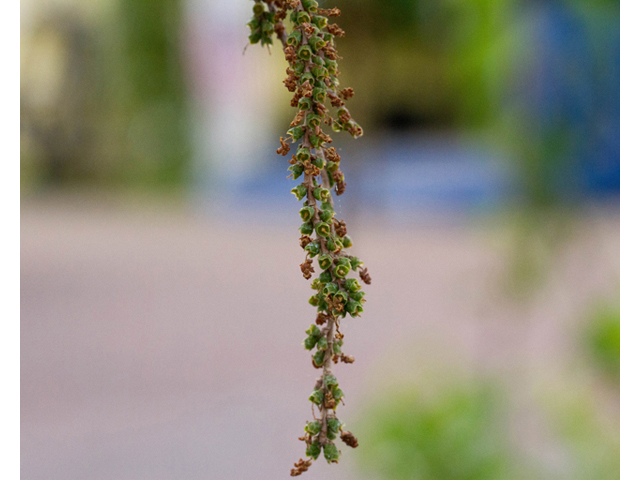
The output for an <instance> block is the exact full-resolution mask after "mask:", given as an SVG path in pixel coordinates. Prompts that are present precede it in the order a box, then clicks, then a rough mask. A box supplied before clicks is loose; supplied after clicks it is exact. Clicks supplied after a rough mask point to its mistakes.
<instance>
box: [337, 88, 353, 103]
mask: <svg viewBox="0 0 640 480" xmlns="http://www.w3.org/2000/svg"><path fill="white" fill-rule="evenodd" d="M338 95H340V96H341V97H342V98H344V99H345V100H349V99H350V98H351V97H353V88H351V87H349V88H345V89H343V90H341V91H340V93H339V94H338Z"/></svg>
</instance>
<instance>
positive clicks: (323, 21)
mask: <svg viewBox="0 0 640 480" xmlns="http://www.w3.org/2000/svg"><path fill="white" fill-rule="evenodd" d="M311 21H312V22H313V24H314V25H315V26H316V27H318V28H324V27H326V26H327V17H323V16H321V15H316V16H314V17H313V19H312V20H311Z"/></svg>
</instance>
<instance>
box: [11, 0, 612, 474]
mask: <svg viewBox="0 0 640 480" xmlns="http://www.w3.org/2000/svg"><path fill="white" fill-rule="evenodd" d="M251 4H252V2H250V1H242V2H239V1H236V0H115V1H106V0H91V1H87V0H84V1H81V0H47V1H35V0H22V2H21V98H20V100H21V138H20V141H21V191H22V207H21V208H22V209H21V217H22V220H21V244H22V248H21V312H22V322H21V325H22V327H21V377H22V385H21V423H22V431H21V470H22V476H23V478H25V479H33V480H38V479H47V480H56V479H61V480H62V479H65V480H70V479H82V480H86V479H105V480H106V479H113V480H125V479H127V480H128V479H131V480H134V479H135V480H142V479H154V480H160V479H181V480H186V479H205V478H206V479H212V478H213V479H234V480H239V479H254V478H258V477H260V478H283V477H287V476H288V472H289V469H290V468H291V466H292V464H293V462H294V461H296V460H297V459H298V458H299V457H300V456H301V455H302V453H303V445H302V444H301V442H299V441H297V437H298V436H300V435H301V434H302V428H303V426H304V423H305V421H306V420H308V419H309V418H310V415H311V412H310V408H309V404H308V402H307V400H306V399H307V397H308V395H309V392H310V390H311V389H312V386H313V383H314V379H315V376H316V372H315V371H314V370H313V369H312V368H311V365H310V362H309V361H307V360H308V358H307V356H308V353H306V352H305V351H304V349H303V347H302V346H301V345H300V343H301V341H302V339H303V337H304V330H305V329H306V328H308V326H309V324H310V323H311V322H312V321H313V319H314V312H313V309H312V308H311V307H309V305H308V304H307V301H306V299H307V298H308V296H309V294H310V293H309V287H308V284H307V282H305V281H304V280H303V279H302V278H301V275H300V272H299V267H298V264H299V263H300V262H301V261H302V259H303V257H302V255H301V252H300V250H299V247H298V238H297V237H298V234H297V227H298V220H297V218H298V215H297V210H298V208H299V205H298V204H297V203H296V202H295V200H294V198H293V196H292V195H291V194H290V193H289V191H290V189H291V188H292V186H293V182H292V181H291V180H287V179H286V175H287V172H286V168H287V166H288V164H287V163H286V160H285V159H283V157H279V156H277V155H276V154H275V150H276V148H277V147H278V141H277V139H278V137H279V136H280V135H282V134H283V132H285V131H286V129H287V126H288V124H289V122H290V120H291V118H292V117H293V115H294V113H295V111H294V110H293V109H292V108H290V107H289V96H290V94H289V93H288V92H287V91H286V89H285V88H284V87H283V85H282V80H283V79H284V77H285V73H284V71H285V68H286V62H285V60H284V56H283V54H282V52H281V50H279V49H278V48H274V49H273V50H272V52H271V53H269V52H268V51H267V50H266V49H260V48H259V47H257V46H252V47H251V48H248V49H247V50H246V52H245V53H244V54H243V49H244V47H245V46H246V44H247V43H248V42H247V35H248V29H247V27H246V26H245V24H246V22H247V21H248V20H249V18H250V16H251ZM334 4H335V5H337V6H338V7H339V8H340V9H341V10H342V12H343V14H342V17H340V18H339V19H338V23H339V24H340V25H341V26H342V27H343V28H344V29H345V30H346V32H347V36H346V37H345V38H344V39H340V40H339V42H338V50H339V52H340V54H341V55H342V56H343V57H344V60H343V61H342V62H341V64H340V70H341V71H342V72H343V73H342V76H341V81H342V84H343V85H344V86H351V87H353V88H354V89H355V92H356V95H355V97H354V98H353V99H352V100H351V101H350V105H349V108H350V110H351V113H352V114H353V116H354V117H355V118H356V120H357V121H358V122H359V123H360V124H361V125H362V126H363V128H364V130H365V135H364V137H362V138H361V139H358V140H357V141H354V140H352V139H351V138H341V136H339V135H335V136H334V140H335V145H336V147H337V148H338V149H339V150H340V153H341V155H342V158H343V167H344V171H345V174H346V177H347V182H348V188H347V192H346V193H345V194H344V195H343V196H341V197H339V198H338V199H337V211H338V215H339V217H340V218H344V219H345V220H346V221H347V223H348V225H349V230H350V234H351V236H352V238H353V239H354V240H355V243H354V247H353V249H354V251H355V254H357V255H358V256H359V257H360V258H362V259H363V260H364V261H365V263H366V264H367V266H368V267H369V270H370V272H371V274H372V276H373V284H372V285H371V287H369V288H368V289H367V293H368V295H367V299H368V302H367V305H366V308H365V313H364V315H363V317H362V318H358V319H348V320H347V321H346V322H345V323H344V325H343V330H344V333H345V335H346V338H345V347H344V350H345V352H346V353H348V354H353V355H354V356H355V357H356V362H355V364H354V365H352V366H349V367H348V368H342V367H340V366H338V367H337V375H338V378H339V379H340V380H341V383H342V387H343V390H344V391H345V393H346V405H345V406H344V407H342V408H341V410H340V417H341V419H342V420H344V421H345V422H346V423H347V426H348V428H349V429H350V430H352V431H353V432H354V433H355V434H356V436H358V437H359V439H360V447H359V448H358V449H357V450H355V451H352V450H351V449H348V447H346V446H342V448H341V449H342V451H343V457H342V459H341V464H340V466H328V465H327V464H326V463H324V462H322V461H319V462H317V464H316V465H314V467H313V468H312V469H311V470H310V471H309V472H307V473H305V475H306V478H309V479H310V480H311V479H318V478H335V479H371V478H377V479H379V480H404V479H407V480H465V479H468V480H485V479H486V480H537V479H544V480H555V479H558V480H565V479H566V480H569V479H572V480H573V479H576V480H578V479H580V480H591V479H593V480H613V479H617V478H619V388H620V386H619V351H620V313H619V272H620V249H619V241H620V235H619V226H620V223H619V190H620V143H619V140H620V121H619V112H620V110H619V109H620V93H619V92H620V90H619V84H620V41H619V38H620V37H619V33H620V28H619V25H620V14H619V2H618V1H613V0H349V1H347V0H335V2H334V3H330V4H326V5H325V6H327V7H331V6H334ZM347 450H349V451H347Z"/></svg>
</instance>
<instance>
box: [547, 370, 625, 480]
mask: <svg viewBox="0 0 640 480" xmlns="http://www.w3.org/2000/svg"><path fill="white" fill-rule="evenodd" d="M544 395H545V397H546V398H545V400H544V401H543V402H542V403H541V407H542V411H543V414H544V418H545V423H546V425H547V426H548V427H549V429H550V431H551V432H550V433H551V435H552V436H553V437H554V438H555V439H556V443H555V449H556V452H557V454H558V457H559V458H560V459H562V461H561V462H559V464H558V463H557V462H556V463H555V464H554V465H553V466H552V467H553V468H550V466H549V465H547V466H545V467H544V468H543V466H542V465H540V466H539V475H538V477H539V478H544V479H549V478H558V479H562V480H565V479H566V480H617V479H619V478H620V417H619V411H618V412H616V409H615V405H616V403H618V404H619V399H617V398H612V399H611V400H612V402H611V404H612V405H611V406H610V407H609V408H607V406H606V405H605V404H604V403H603V400H604V398H606V395H605V393H604V392H597V391H595V390H594V389H593V388H592V386H591V385H588V384H585V383H583V382H582V381H580V380H576V379H575V378H573V379H570V378H567V379H566V381H565V383H564V384H563V385H560V386H558V387H557V388H548V389H547V390H546V391H545V394H544ZM611 407H614V408H611Z"/></svg>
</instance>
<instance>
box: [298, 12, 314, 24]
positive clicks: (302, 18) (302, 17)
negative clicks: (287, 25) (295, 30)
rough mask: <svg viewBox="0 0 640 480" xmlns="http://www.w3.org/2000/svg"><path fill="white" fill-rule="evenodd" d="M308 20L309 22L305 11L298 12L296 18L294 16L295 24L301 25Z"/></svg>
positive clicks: (309, 20)
mask: <svg viewBox="0 0 640 480" xmlns="http://www.w3.org/2000/svg"><path fill="white" fill-rule="evenodd" d="M309 22H311V17H310V16H309V14H308V13H307V12H299V13H298V15H296V18H295V23H296V25H302V24H303V23H309Z"/></svg>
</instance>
